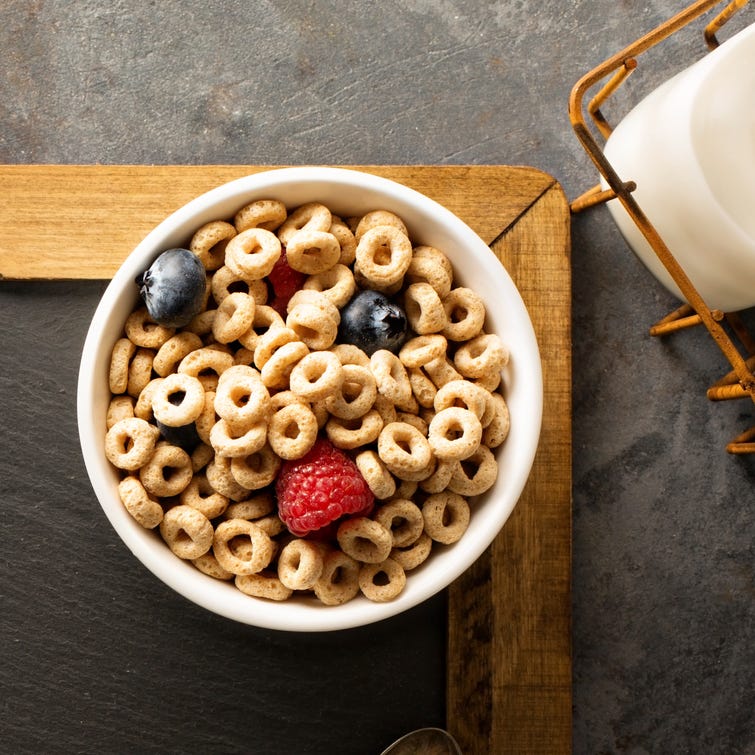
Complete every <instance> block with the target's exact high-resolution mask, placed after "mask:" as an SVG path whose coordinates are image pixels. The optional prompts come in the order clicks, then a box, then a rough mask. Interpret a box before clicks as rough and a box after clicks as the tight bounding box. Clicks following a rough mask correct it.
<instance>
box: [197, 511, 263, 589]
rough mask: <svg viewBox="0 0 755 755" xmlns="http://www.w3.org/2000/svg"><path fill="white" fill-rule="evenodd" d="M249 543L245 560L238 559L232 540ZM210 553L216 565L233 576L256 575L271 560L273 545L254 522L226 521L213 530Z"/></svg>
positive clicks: (242, 520) (241, 520) (243, 520)
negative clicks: (249, 546) (215, 560)
mask: <svg viewBox="0 0 755 755" xmlns="http://www.w3.org/2000/svg"><path fill="white" fill-rule="evenodd" d="M236 538H239V540H241V541H242V542H244V543H247V542H251V545H252V547H251V551H250V552H248V553H245V554H244V555H245V556H247V557H246V558H241V557H239V556H238V555H237V554H236V552H235V549H234V542H233V541H234V540H235V539H236ZM212 551H213V553H214V554H215V558H217V560H218V563H219V564H220V565H221V566H222V567H223V568H224V569H227V570H228V571H230V572H233V573H234V574H244V575H245V574H256V573H257V572H260V571H262V570H263V569H264V568H265V567H266V566H267V565H268V564H269V563H270V561H271V560H272V557H273V543H272V541H271V539H270V536H269V535H268V534H267V533H266V532H264V531H263V530H261V529H260V528H259V527H258V526H257V525H256V524H254V522H249V521H247V520H246V519H227V520H225V521H224V522H221V523H220V524H219V525H218V526H217V527H216V529H215V534H214V537H213V540H212Z"/></svg>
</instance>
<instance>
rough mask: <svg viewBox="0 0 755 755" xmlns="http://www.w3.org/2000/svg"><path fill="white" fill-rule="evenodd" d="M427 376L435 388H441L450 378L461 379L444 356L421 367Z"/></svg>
mask: <svg viewBox="0 0 755 755" xmlns="http://www.w3.org/2000/svg"><path fill="white" fill-rule="evenodd" d="M422 369H423V370H424V371H425V373H426V374H427V376H428V377H429V378H430V380H432V382H433V385H435V387H436V388H442V387H443V386H444V385H445V384H446V383H450V382H451V381H452V380H463V378H462V376H461V375H460V374H459V373H458V372H457V371H456V370H455V369H454V366H453V365H452V364H451V362H449V361H448V359H447V358H446V357H440V358H438V359H433V360H432V361H431V362H428V363H427V364H426V365H424V366H423V367H422Z"/></svg>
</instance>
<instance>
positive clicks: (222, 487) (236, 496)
mask: <svg viewBox="0 0 755 755" xmlns="http://www.w3.org/2000/svg"><path fill="white" fill-rule="evenodd" d="M231 461H232V460H231V458H230V457H227V456H217V455H216V456H215V457H214V458H213V460H212V461H211V462H210V463H209V464H208V465H207V468H206V469H205V474H206V475H207V481H208V482H209V483H210V485H212V487H213V489H214V490H217V491H218V493H221V494H222V495H224V496H226V498H230V499H231V500H232V501H243V500H245V499H246V498H248V497H249V489H248V488H246V487H244V486H242V485H241V484H239V483H238V482H237V481H236V478H235V477H234V475H233V474H232V473H231Z"/></svg>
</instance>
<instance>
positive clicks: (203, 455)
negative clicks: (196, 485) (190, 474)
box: [190, 433, 215, 474]
mask: <svg viewBox="0 0 755 755" xmlns="http://www.w3.org/2000/svg"><path fill="white" fill-rule="evenodd" d="M197 434H198V433H197ZM190 456H191V468H192V469H193V470H194V474H197V473H198V472H200V471H202V470H204V468H205V467H206V466H207V465H208V464H209V463H210V462H211V461H212V460H213V459H214V458H215V449H214V448H213V447H212V446H210V445H209V444H207V443H205V442H204V441H203V440H201V439H200V442H199V443H198V444H197V446H196V448H195V449H194V450H193V451H192V452H191V454H190ZM202 474H204V472H202Z"/></svg>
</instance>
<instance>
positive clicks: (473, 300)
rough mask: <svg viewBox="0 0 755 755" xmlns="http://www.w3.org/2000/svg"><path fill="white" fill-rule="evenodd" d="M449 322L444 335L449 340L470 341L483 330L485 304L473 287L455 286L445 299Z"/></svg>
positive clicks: (444, 303) (444, 329) (444, 306)
mask: <svg viewBox="0 0 755 755" xmlns="http://www.w3.org/2000/svg"><path fill="white" fill-rule="evenodd" d="M443 309H444V310H445V311H446V317H447V319H448V322H447V323H446V326H445V328H443V335H444V336H445V337H446V338H448V340H449V341H468V340H469V339H470V338H474V337H475V336H476V335H478V334H479V332H480V331H481V330H482V326H483V323H484V322H485V305H484V304H483V302H482V299H481V298H480V297H479V295H478V294H476V293H475V292H474V291H472V289H471V288H464V287H459V288H454V289H452V290H451V291H450V293H449V294H448V295H447V296H446V297H445V298H444V299H443Z"/></svg>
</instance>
